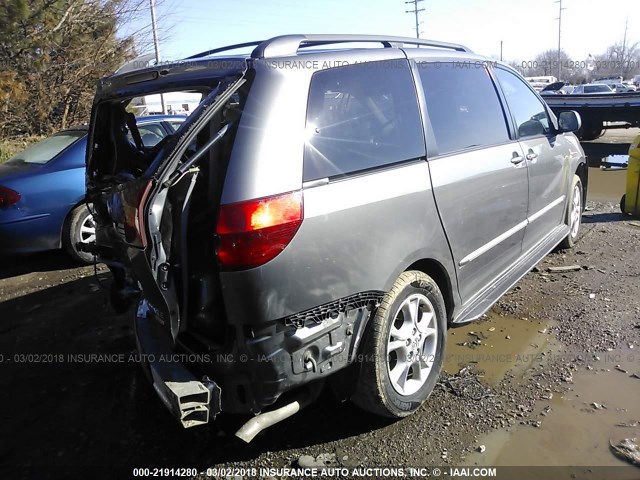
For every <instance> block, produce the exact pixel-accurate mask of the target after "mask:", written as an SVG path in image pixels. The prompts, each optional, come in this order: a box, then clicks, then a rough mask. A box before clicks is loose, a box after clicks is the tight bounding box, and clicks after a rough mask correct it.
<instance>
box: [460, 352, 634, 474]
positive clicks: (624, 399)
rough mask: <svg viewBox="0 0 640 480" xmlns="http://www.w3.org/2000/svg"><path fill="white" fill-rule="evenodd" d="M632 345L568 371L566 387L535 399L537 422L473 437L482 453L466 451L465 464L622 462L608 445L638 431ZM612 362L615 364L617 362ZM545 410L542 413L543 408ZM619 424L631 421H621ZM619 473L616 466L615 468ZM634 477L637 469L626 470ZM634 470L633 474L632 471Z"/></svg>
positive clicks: (616, 463) (547, 464)
mask: <svg viewBox="0 0 640 480" xmlns="http://www.w3.org/2000/svg"><path fill="white" fill-rule="evenodd" d="M637 353H638V352H636V351H634V350H624V351H622V350H621V351H613V352H607V353H601V354H598V355H597V358H598V360H596V356H594V357H593V362H592V363H591V365H590V366H591V367H592V369H591V370H588V369H586V368H582V369H580V370H579V371H578V372H576V373H575V374H574V375H573V383H572V385H571V390H570V391H568V392H567V393H566V394H565V395H556V396H554V397H553V399H552V400H550V401H540V402H538V405H537V408H536V410H535V412H536V413H534V414H532V416H531V418H532V419H535V420H539V421H541V426H540V428H533V427H532V426H529V425H517V426H516V427H514V428H513V429H510V430H496V431H494V432H492V433H490V434H488V435H486V436H485V437H484V438H482V439H480V440H479V441H478V443H479V444H483V445H485V446H486V451H485V453H483V454H480V453H473V454H471V455H470V456H469V457H468V458H467V460H466V463H467V464H468V465H491V466H529V465H546V466H571V465H582V466H626V465H629V464H628V463H626V462H624V461H622V460H619V459H617V458H616V457H615V456H614V455H613V454H612V453H611V452H610V451H609V440H610V439H611V440H612V441H613V442H614V443H617V442H618V441H620V440H621V439H623V438H633V437H640V427H639V425H640V402H639V401H638V398H639V397H640V379H638V378H636V377H634V376H633V374H634V373H635V374H638V373H640V357H639V356H638V354H637ZM616 367H617V368H616ZM543 411H544V412H545V415H542V412H543ZM622 424H625V425H631V426H621V425H622ZM617 473H618V474H620V472H617ZM629 473H630V475H631V476H626V475H621V476H618V477H616V478H638V470H637V469H633V467H632V470H630V472H629ZM633 475H635V476H633Z"/></svg>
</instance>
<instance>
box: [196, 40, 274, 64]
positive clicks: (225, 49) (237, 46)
mask: <svg viewBox="0 0 640 480" xmlns="http://www.w3.org/2000/svg"><path fill="white" fill-rule="evenodd" d="M262 43H264V40H256V41H255V42H245V43H237V44H235V45H227V46H226V47H219V48H214V49H212V50H206V51H204V52H200V53H196V54H195V55H191V56H190V57H187V58H185V60H193V59H196V58H202V57H207V56H209V55H214V54H216V53H221V52H228V51H230V50H238V49H240V48H244V47H255V46H257V45H261V44H262Z"/></svg>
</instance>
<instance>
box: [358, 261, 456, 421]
mask: <svg viewBox="0 0 640 480" xmlns="http://www.w3.org/2000/svg"><path fill="white" fill-rule="evenodd" d="M363 342H364V346H363V351H362V354H363V355H362V359H363V361H362V363H361V365H360V376H359V379H358V384H357V386H356V393H355V395H354V396H353V397H352V400H353V402H354V403H355V404H356V405H358V406H359V407H361V408H363V409H365V410H368V411H370V412H372V413H375V414H378V415H383V416H386V417H396V418H397V417H405V416H407V415H409V414H411V413H413V412H414V411H416V410H417V409H418V408H419V407H420V405H422V404H423V403H424V401H425V400H426V399H427V398H428V397H429V395H430V394H431V392H432V391H433V388H434V386H435V384H436V381H437V379H438V375H439V374H440V369H441V367H442V363H443V359H444V349H445V342H446V312H445V306H444V299H443V297H442V293H441V292H440V289H439V288H438V285H437V284H436V283H435V282H434V281H433V279H431V277H429V276H428V275H426V274H424V273H422V272H418V271H409V272H404V273H403V274H402V275H400V277H398V279H397V280H396V282H395V284H394V286H393V288H392V289H391V291H390V292H389V293H387V294H386V295H385V296H384V298H383V300H382V302H381V304H380V306H379V307H378V309H377V311H376V313H375V316H374V317H373V319H372V320H371V322H370V324H369V325H368V327H367V333H366V334H365V338H364V339H363Z"/></svg>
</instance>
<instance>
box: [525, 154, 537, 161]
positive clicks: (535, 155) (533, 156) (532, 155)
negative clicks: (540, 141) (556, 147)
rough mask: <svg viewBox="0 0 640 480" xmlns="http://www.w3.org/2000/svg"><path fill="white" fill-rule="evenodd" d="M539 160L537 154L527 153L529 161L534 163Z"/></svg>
mask: <svg viewBox="0 0 640 480" xmlns="http://www.w3.org/2000/svg"><path fill="white" fill-rule="evenodd" d="M536 158H538V154H537V153H535V152H530V153H527V160H529V161H532V160H535V159H536Z"/></svg>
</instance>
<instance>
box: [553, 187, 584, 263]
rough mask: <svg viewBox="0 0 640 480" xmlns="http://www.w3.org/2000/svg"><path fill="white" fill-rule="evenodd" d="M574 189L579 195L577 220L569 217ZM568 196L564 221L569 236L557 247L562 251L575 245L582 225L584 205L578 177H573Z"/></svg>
mask: <svg viewBox="0 0 640 480" xmlns="http://www.w3.org/2000/svg"><path fill="white" fill-rule="evenodd" d="M576 189H577V190H579V192H580V195H579V201H580V205H579V211H580V213H579V215H578V216H577V219H576V218H572V215H571V213H572V210H573V208H574V205H575V204H574V201H573V200H574V198H575V192H576ZM569 195H570V196H569V200H568V201H567V213H566V218H565V221H566V224H567V225H568V226H569V229H570V230H569V234H568V235H567V236H566V237H565V238H564V240H562V242H560V244H559V245H558V248H560V249H562V250H566V249H570V248H573V246H574V245H575V244H576V240H578V235H579V233H580V225H581V224H582V211H583V210H584V204H583V202H584V195H583V191H582V181H581V180H580V177H579V176H578V175H574V176H573V182H572V183H571V190H570V194H569ZM575 221H577V222H578V226H577V228H576V229H574V225H575V223H574V222H575Z"/></svg>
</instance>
